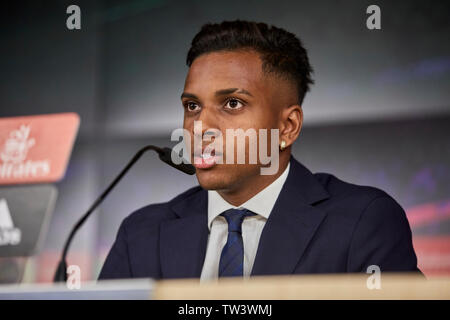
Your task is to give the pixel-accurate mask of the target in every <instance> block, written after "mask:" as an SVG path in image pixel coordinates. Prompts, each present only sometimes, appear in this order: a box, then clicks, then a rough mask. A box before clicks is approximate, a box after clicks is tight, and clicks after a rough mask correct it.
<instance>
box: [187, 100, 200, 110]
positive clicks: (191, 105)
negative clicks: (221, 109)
mask: <svg viewBox="0 0 450 320" xmlns="http://www.w3.org/2000/svg"><path fill="white" fill-rule="evenodd" d="M184 106H185V107H186V109H187V110H188V111H190V112H192V111H197V110H198V109H199V108H200V107H199V105H198V104H196V103H195V102H187V103H186V104H185V105H184Z"/></svg>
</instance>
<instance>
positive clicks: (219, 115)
mask: <svg viewBox="0 0 450 320" xmlns="http://www.w3.org/2000/svg"><path fill="white" fill-rule="evenodd" d="M286 87H287V86H286V83H285V82H284V81H279V79H276V78H275V77H273V76H271V75H267V74H265V73H263V71H262V61H261V59H260V58H259V55H258V53H256V52H254V51H223V52H222V51H221V52H212V53H208V54H203V55H201V56H199V57H198V58H196V59H195V60H194V62H193V63H192V65H191V67H190V69H189V72H188V75H187V77H186V81H185V86H184V92H183V94H182V98H181V99H182V104H183V106H184V128H185V129H187V130H188V131H189V132H190V133H191V163H193V164H194V165H195V166H196V167H197V173H196V174H197V179H198V181H199V183H200V185H201V186H202V187H203V188H204V189H209V190H223V191H227V190H229V191H232V190H237V189H239V188H240V187H242V186H243V185H245V184H248V181H256V180H255V179H257V177H258V176H259V175H260V167H261V165H260V164H259V161H258V163H256V164H249V158H248V152H249V150H248V139H246V147H245V153H246V161H245V164H237V163H236V162H237V161H236V159H237V158H236V155H234V156H235V158H234V159H235V160H234V163H233V164H227V163H226V159H227V155H226V153H227V151H226V150H227V148H226V144H227V141H226V129H238V128H241V129H243V130H244V131H245V130H247V129H249V128H253V129H255V130H256V132H257V133H258V132H259V129H268V138H270V129H271V128H278V126H279V116H280V110H281V107H282V106H283V105H285V104H286V103H287V98H286V96H287V95H288V92H287V91H288V90H287V89H286ZM194 121H201V122H202V123H201V124H202V131H203V132H202V134H203V133H204V132H205V131H208V130H211V129H215V130H217V129H218V130H220V132H221V133H222V139H223V143H224V144H223V148H222V149H223V164H219V163H215V164H213V165H205V164H203V165H201V164H200V165H196V164H195V161H194V157H193V156H194V151H195V150H194ZM234 140H235V141H234V152H235V153H236V152H237V151H236V150H237V145H238V143H237V139H234ZM210 143H211V142H209V141H203V144H202V148H205V147H206V146H207V145H208V144H210ZM267 146H268V150H264V151H265V152H266V154H270V139H268V142H267Z"/></svg>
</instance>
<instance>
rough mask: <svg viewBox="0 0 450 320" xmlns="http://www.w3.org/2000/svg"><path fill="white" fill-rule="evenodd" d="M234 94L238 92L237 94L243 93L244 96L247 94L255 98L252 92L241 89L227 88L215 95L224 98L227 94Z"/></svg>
mask: <svg viewBox="0 0 450 320" xmlns="http://www.w3.org/2000/svg"><path fill="white" fill-rule="evenodd" d="M238 90H239V91H238ZM236 91H237V92H236ZM234 92H236V93H243V94H246V95H249V96H251V97H253V95H252V94H251V93H250V92H248V91H247V90H245V89H239V88H227V89H222V90H217V91H216V93H215V95H216V96H222V95H227V94H230V93H234Z"/></svg>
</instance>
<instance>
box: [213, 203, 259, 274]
mask: <svg viewBox="0 0 450 320" xmlns="http://www.w3.org/2000/svg"><path fill="white" fill-rule="evenodd" d="M253 215H255V214H254V213H253V212H251V211H249V210H247V209H242V210H240V209H229V210H227V211H225V212H223V213H222V214H221V216H223V217H225V219H226V220H227V222H228V238H227V243H226V244H225V246H224V247H223V249H222V254H221V255H220V263H219V277H242V276H243V269H244V244H243V242H242V230H241V226H242V221H244V219H245V217H248V216H253Z"/></svg>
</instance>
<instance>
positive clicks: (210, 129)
mask: <svg viewBox="0 0 450 320" xmlns="http://www.w3.org/2000/svg"><path fill="white" fill-rule="evenodd" d="M211 109H212V108H204V109H203V110H202V111H201V113H200V115H199V117H198V119H197V121H201V125H202V130H201V134H202V137H205V138H207V137H208V136H214V135H216V136H217V135H218V134H219V133H220V129H219V128H218V127H217V115H215V114H214V110H211Z"/></svg>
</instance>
